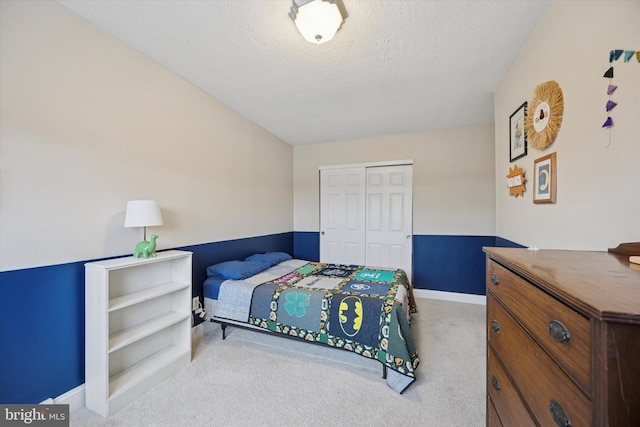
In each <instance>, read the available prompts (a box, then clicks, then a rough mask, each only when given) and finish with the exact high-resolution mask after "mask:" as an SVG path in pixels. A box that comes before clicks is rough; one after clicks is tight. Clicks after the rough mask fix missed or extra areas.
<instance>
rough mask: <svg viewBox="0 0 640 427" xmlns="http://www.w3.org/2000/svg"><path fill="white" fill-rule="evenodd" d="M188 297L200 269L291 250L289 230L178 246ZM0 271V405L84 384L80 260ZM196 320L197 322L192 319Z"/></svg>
mask: <svg viewBox="0 0 640 427" xmlns="http://www.w3.org/2000/svg"><path fill="white" fill-rule="evenodd" d="M176 249H182V250H188V251H191V252H193V282H192V283H193V296H196V295H198V296H200V297H201V299H202V283H203V282H204V280H205V278H206V277H205V276H206V268H207V267H208V266H209V265H211V264H215V263H218V262H220V261H227V260H231V259H244V258H245V257H247V256H249V255H251V254H254V253H257V252H265V251H282V252H288V253H293V233H291V232H288V233H281V234H273V235H268V236H260V237H252V238H246V239H237V240H229V241H223V242H214V243H207V244H202V245H194V246H184V247H181V248H176ZM90 261H96V260H86V261H80V262H74V263H69V264H60V265H52V266H47V267H38V268H28V269H24V270H13V271H5V272H0V403H4V404H9V403H23V404H32V403H39V402H42V401H43V400H45V399H48V398H50V397H52V398H55V397H57V396H59V395H61V394H63V393H65V392H67V391H69V390H71V389H73V388H75V387H77V386H79V385H81V384H83V383H84V345H85V341H84V332H85V331H84V317H85V307H84V264H85V262H90ZM195 320H196V322H201V321H202V320H201V319H200V318H199V317H197V318H196V319H195Z"/></svg>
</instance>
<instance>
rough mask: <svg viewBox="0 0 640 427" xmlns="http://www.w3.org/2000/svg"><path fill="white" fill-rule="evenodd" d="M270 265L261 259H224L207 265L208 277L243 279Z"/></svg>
mask: <svg viewBox="0 0 640 427" xmlns="http://www.w3.org/2000/svg"><path fill="white" fill-rule="evenodd" d="M269 267H271V266H270V265H269V263H266V262H262V261H225V262H221V263H219V264H215V265H211V266H209V267H207V276H208V277H217V278H219V279H225V280H243V279H246V278H247V277H251V276H253V275H254V274H258V273H260V272H261V271H264V270H266V269H267V268H269Z"/></svg>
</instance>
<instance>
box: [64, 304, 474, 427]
mask: <svg viewBox="0 0 640 427" xmlns="http://www.w3.org/2000/svg"><path fill="white" fill-rule="evenodd" d="M417 303H418V310H419V312H418V314H416V315H414V316H413V317H412V329H413V333H414V338H415V340H416V344H417V347H418V355H419V357H420V366H419V367H418V369H417V371H416V373H417V380H416V381H415V382H414V383H413V384H412V385H411V386H410V387H409V388H408V389H407V390H406V391H405V392H404V393H403V394H398V393H396V392H395V391H393V390H392V389H391V388H389V387H388V386H387V384H386V381H385V380H383V379H382V365H381V364H380V363H378V362H376V361H372V360H369V359H365V358H363V357H361V356H358V355H355V354H352V353H349V352H346V351H342V350H337V349H333V348H327V347H323V346H320V345H313V344H308V343H303V342H297V341H294V340H291V339H287V338H282V337H276V336H271V335H267V334H263V333H259V332H255V331H248V330H244V329H240V328H231V329H227V339H226V340H225V341H222V336H221V332H220V327H219V326H218V325H208V327H207V329H208V330H211V331H212V332H210V333H208V334H206V335H204V337H203V338H202V339H201V340H198V342H196V343H195V344H194V356H193V361H192V363H191V364H190V365H189V366H188V367H186V368H183V369H182V370H180V371H179V372H178V373H176V375H174V376H173V377H171V378H169V379H167V380H166V381H164V382H163V383H161V384H160V385H158V386H157V387H155V388H154V389H152V390H150V391H148V392H147V393H145V394H144V395H142V396H141V397H139V398H138V399H136V400H135V401H133V402H131V403H130V404H128V405H127V406H125V407H124V408H122V409H121V410H120V411H118V412H116V413H115V414H113V415H111V416H110V417H109V418H106V419H105V418H102V417H101V416H99V415H97V414H95V413H93V412H91V411H89V410H88V409H86V408H83V409H80V410H77V411H75V412H73V413H72V414H71V422H70V425H71V426H78V427H80V426H92V427H93V426H127V427H128V426H131V427H134V426H140V427H142V426H153V427H158V426H172V427H178V426H196V427H197V426H285V427H288V426H296V427H297V426H321V425H322V426H339V425H349V426H365V425H366V426H399V425H407V426H410V425H417V426H436V427H447V426H465V427H472V426H484V425H485V354H486V352H485V335H486V334H485V307H484V306H482V305H473V304H464V303H456V302H447V301H439V300H431V299H418V301H417ZM211 326H212V327H211Z"/></svg>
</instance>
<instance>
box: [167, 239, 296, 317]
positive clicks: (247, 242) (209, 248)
mask: <svg viewBox="0 0 640 427" xmlns="http://www.w3.org/2000/svg"><path fill="white" fill-rule="evenodd" d="M176 249H180V250H183V251H190V252H193V256H192V267H193V274H192V278H191V280H192V281H191V283H192V289H193V291H192V293H193V296H194V297H195V296H199V297H200V301H201V302H202V301H204V299H203V295H204V292H203V289H202V284H203V283H204V281H205V280H206V278H207V267H209V266H210V265H213V264H217V263H219V262H223V261H230V260H236V259H238V260H243V259H245V258H246V257H248V256H249V255H253V254H256V253H261V252H286V253H288V254H292V253H293V233H292V232H288V233H280V234H270V235H268V236H259V237H249V238H245V239H236V240H225V241H222V242H213V243H203V244H200V245H193V246H183V247H180V248H176ZM199 323H202V319H200V318H199V317H194V325H197V324H199Z"/></svg>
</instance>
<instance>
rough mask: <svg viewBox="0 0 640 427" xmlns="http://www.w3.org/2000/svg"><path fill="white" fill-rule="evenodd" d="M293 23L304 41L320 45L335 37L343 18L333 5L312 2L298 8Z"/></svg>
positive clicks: (326, 2)
mask: <svg viewBox="0 0 640 427" xmlns="http://www.w3.org/2000/svg"><path fill="white" fill-rule="evenodd" d="M294 22H295V23H296V27H298V31H300V34H302V37H304V39H305V40H306V41H308V42H311V43H316V44H322V43H326V42H328V41H329V40H331V39H332V38H333V36H335V35H336V32H337V31H338V30H339V29H340V26H341V25H342V23H343V22H344V18H343V16H342V13H341V12H340V9H339V8H338V5H336V4H335V3H330V2H328V1H324V0H312V1H310V2H309V3H306V4H304V5H303V6H299V7H298V9H297V13H296V15H295V18H294Z"/></svg>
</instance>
